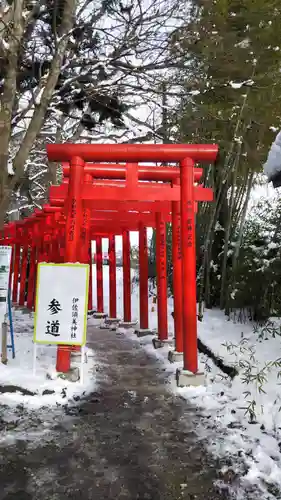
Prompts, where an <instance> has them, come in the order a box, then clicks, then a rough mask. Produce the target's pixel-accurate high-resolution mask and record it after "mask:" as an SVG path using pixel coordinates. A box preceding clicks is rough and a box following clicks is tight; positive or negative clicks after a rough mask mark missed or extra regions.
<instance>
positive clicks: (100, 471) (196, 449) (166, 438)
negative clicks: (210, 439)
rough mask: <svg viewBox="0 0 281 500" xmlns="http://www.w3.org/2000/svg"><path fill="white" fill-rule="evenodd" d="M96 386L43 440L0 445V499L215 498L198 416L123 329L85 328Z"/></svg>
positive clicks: (214, 475) (211, 464)
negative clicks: (94, 359)
mask: <svg viewBox="0 0 281 500" xmlns="http://www.w3.org/2000/svg"><path fill="white" fill-rule="evenodd" d="M88 338H89V340H90V346H91V347H93V348H94V349H95V351H96V352H97V361H98V371H97V377H98V381H99V386H98V390H97V392H95V393H93V394H92V395H91V396H90V397H89V398H88V399H87V400H86V401H83V402H82V403H81V406H80V407H79V408H78V409H77V410H75V411H74V412H73V415H72V416H69V415H68V416H67V415H64V417H63V418H60V419H59V420H57V421H56V420H55V421H54V428H53V431H52V434H51V436H50V441H49V442H45V441H43V440H42V443H41V444H40V443H39V444H38V446H37V447H36V448H35V449H34V448H30V446H29V445H28V443H24V442H21V443H18V444H16V445H14V446H9V447H8V448H7V449H0V485H1V488H0V500H12V499H17V500H43V499H44V500H64V499H65V500H66V499H77V500H78V499H79V500H86V499H87V500H88V499H95V500H113V499H114V500H116V499H120V500H127V499H130V500H137V499H139V500H180V499H182V500H195V499H196V500H214V499H216V500H220V499H226V498H227V496H226V494H225V492H224V494H223V493H220V492H219V491H218V489H217V487H216V486H215V482H216V480H217V472H216V471H217V469H218V464H216V463H215V462H214V460H213V459H212V458H211V457H210V456H209V455H208V454H207V453H206V451H205V448H204V443H203V442H202V441H200V440H199V438H198V436H197V435H196V432H195V429H196V422H197V421H198V419H199V417H198V415H197V413H196V411H195V409H194V408H193V407H188V405H187V404H186V402H184V401H182V400H181V399H179V398H177V397H175V396H173V395H172V394H171V393H170V392H169V391H168V390H167V385H166V382H167V380H166V375H165V372H163V370H162V369H161V365H160V364H157V361H155V359H153V358H150V357H149V356H148V355H147V354H146V353H145V352H144V351H143V350H142V349H141V348H140V347H139V345H138V344H137V343H136V344H134V343H133V342H132V341H130V340H129V339H126V337H125V336H124V335H120V336H117V335H116V333H113V332H109V331H107V330H99V329H95V328H93V327H90V328H89V333H88Z"/></svg>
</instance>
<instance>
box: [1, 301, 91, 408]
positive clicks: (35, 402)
mask: <svg viewBox="0 0 281 500" xmlns="http://www.w3.org/2000/svg"><path fill="white" fill-rule="evenodd" d="M33 323H34V319H33V314H30V313H27V312H23V311H21V310H13V324H14V335H15V350H16V357H15V359H13V358H12V353H11V351H8V363H7V365H3V364H2V363H1V364H0V388H1V389H0V403H1V404H3V405H10V406H17V405H19V404H20V405H24V406H25V407H27V408H40V407H42V406H57V405H59V404H66V403H67V402H68V401H71V400H72V399H73V397H77V396H81V395H82V394H83V393H84V394H86V393H88V392H90V391H92V390H93V389H94V378H93V375H92V368H93V363H94V353H93V352H92V350H91V349H87V350H86V360H87V362H86V363H84V367H83V374H84V379H83V383H82V384H81V383H80V381H78V382H70V381H67V380H63V379H61V378H59V377H57V376H56V371H55V366H56V346H42V347H41V346H37V354H36V358H37V359H36V370H35V374H34V372H33V361H34V357H33V352H34V351H33V341H32V340H33ZM8 342H9V341H8ZM76 359H77V358H76ZM75 365H77V366H79V367H80V366H81V363H80V362H79V364H78V360H77V361H75V359H74V361H72V366H75ZM17 388H18V390H16V389H17ZM3 391H4V392H3ZM6 391H7V392H6ZM29 393H30V394H29Z"/></svg>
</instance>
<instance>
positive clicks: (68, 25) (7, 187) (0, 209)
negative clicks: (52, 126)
mask: <svg viewBox="0 0 281 500" xmlns="http://www.w3.org/2000/svg"><path fill="white" fill-rule="evenodd" d="M14 3H15V10H16V5H18V6H19V7H18V14H17V17H16V19H18V23H19V26H21V20H22V10H21V8H20V7H22V3H23V2H22V0H15V1H14ZM76 7H77V0H67V1H66V2H65V8H64V13H63V22H62V24H61V27H60V30H59V33H58V35H59V38H58V43H57V49H56V54H55V55H54V58H53V61H52V65H51V69H50V72H49V76H48V79H47V82H46V85H45V88H44V90H43V93H42V97H41V100H40V103H39V104H35V109H34V113H33V116H32V118H31V120H30V123H29V126H28V128H27V131H26V134H25V136H24V138H23V141H22V143H21V146H20V148H19V150H18V152H17V154H16V156H15V159H14V162H13V167H14V172H15V175H14V176H13V178H12V179H11V181H10V182H9V183H7V178H6V179H5V183H4V190H3V189H2V192H1V197H0V227H1V226H2V225H3V223H4V219H5V214H6V212H7V209H8V206H9V202H10V196H11V193H12V191H13V189H14V187H15V185H16V184H17V182H18V181H19V179H20V178H21V176H22V174H23V172H24V165H25V162H26V161H27V159H28V156H29V154H30V151H31V149H32V147H33V145H34V142H35V140H36V138H37V137H38V134H39V132H40V130H41V127H42V124H43V121H44V118H45V115H46V111H47V109H48V105H49V103H50V101H51V99H52V95H53V92H54V89H55V86H56V84H57V81H58V77H59V74H60V69H61V66H62V64H63V59H64V54H65V50H66V47H67V44H68V36H69V34H70V33H71V30H72V28H73V22H74V15H75V10H76ZM15 24H16V23H15ZM21 29H22V28H21ZM20 33H21V32H20ZM21 35H22V33H21ZM16 54H17V52H16ZM15 57H16V56H14V57H13V61H14V65H13V67H12V68H11V74H10V76H9V78H8V79H7V78H6V79H5V84H6V86H9V87H10V88H11V90H9V94H8V97H7V98H6V101H7V103H8V109H9V113H8V115H7V116H9V119H11V112H12V107H13V101H14V99H13V100H12V102H11V101H9V99H12V98H13V96H14V95H15V91H16V87H15V85H16V83H15V81H16V73H17V57H16V58H15ZM11 75H12V76H11ZM12 77H13V82H14V83H13V82H12V80H11V78H12ZM9 127H10V125H9ZM7 130H8V131H9V136H7V134H6V135H5V138H4V142H5V145H6V150H5V158H6V160H5V161H6V162H7V155H8V148H9V140H10V128H9V129H7ZM0 142H1V143H2V136H1V141H0ZM2 148H3V146H2ZM2 157H3V154H2ZM0 158H1V150H0ZM2 161H3V160H2ZM6 165H7V163H6ZM1 167H2V163H1ZM6 170H7V168H6Z"/></svg>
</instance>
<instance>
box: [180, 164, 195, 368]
mask: <svg viewBox="0 0 281 500" xmlns="http://www.w3.org/2000/svg"><path fill="white" fill-rule="evenodd" d="M193 169H194V163H193V161H192V160H191V159H189V158H186V159H185V160H183V161H182V162H181V223H182V227H181V242H182V264H183V266H182V269H183V271H182V287H183V288H182V291H183V293H182V301H183V306H182V307H183V332H184V336H183V368H184V370H188V371H190V372H192V373H196V372H197V371H198V359H197V311H196V254H195V220H194V177H193Z"/></svg>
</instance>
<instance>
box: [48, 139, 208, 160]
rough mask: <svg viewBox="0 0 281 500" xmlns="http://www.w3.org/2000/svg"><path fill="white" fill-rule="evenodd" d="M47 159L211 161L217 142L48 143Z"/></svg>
mask: <svg viewBox="0 0 281 500" xmlns="http://www.w3.org/2000/svg"><path fill="white" fill-rule="evenodd" d="M46 149H47V155H48V159H49V160H50V161H54V162H69V161H71V160H72V159H73V158H75V157H79V158H82V159H83V160H84V161H85V162H92V161H109V162H110V161H112V162H120V161H121V162H122V161H123V162H171V163H174V162H179V161H182V160H184V159H185V158H190V159H191V160H193V161H194V162H208V163H209V162H212V163H213V162H214V161H216V158H217V155H218V146H217V145H216V144H69V143H64V144H47V146H46Z"/></svg>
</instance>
